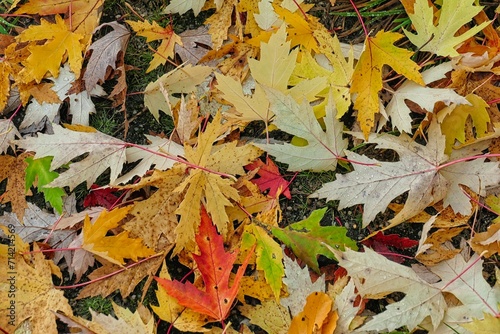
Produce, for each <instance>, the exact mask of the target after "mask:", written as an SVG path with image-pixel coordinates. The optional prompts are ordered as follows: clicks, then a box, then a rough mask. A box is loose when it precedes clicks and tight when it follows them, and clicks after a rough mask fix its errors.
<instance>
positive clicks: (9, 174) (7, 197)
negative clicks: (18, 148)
mask: <svg viewBox="0 0 500 334" xmlns="http://www.w3.org/2000/svg"><path fill="white" fill-rule="evenodd" d="M28 156H29V154H27V153H23V154H20V155H18V156H17V158H14V157H13V156H10V155H1V156H0V181H2V180H4V179H8V182H7V187H6V189H5V192H4V193H3V194H2V195H1V196H0V202H2V203H7V202H10V204H11V206H12V212H14V213H15V214H16V215H17V218H18V219H19V221H23V217H24V210H25V209H26V208H28V203H27V202H26V195H29V194H31V191H30V192H28V193H26V190H25V187H23V185H25V184H26V174H25V170H26V167H28V164H27V163H26V162H25V161H24V160H25V159H26V158H27V157H28Z"/></svg>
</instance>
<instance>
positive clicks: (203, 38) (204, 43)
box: [174, 26, 213, 66]
mask: <svg viewBox="0 0 500 334" xmlns="http://www.w3.org/2000/svg"><path fill="white" fill-rule="evenodd" d="M179 37H180V38H181V41H182V43H180V44H175V47H174V52H175V53H176V54H178V55H179V57H181V59H182V61H183V62H187V63H188V64H191V65H193V66H194V65H196V64H198V62H199V61H200V59H201V58H203V56H205V55H206V54H207V52H208V51H209V50H211V49H212V46H213V45H212V38H211V37H210V34H209V33H208V28H207V27H206V26H201V27H199V28H198V29H194V30H186V31H184V32H182V33H180V34H179Z"/></svg>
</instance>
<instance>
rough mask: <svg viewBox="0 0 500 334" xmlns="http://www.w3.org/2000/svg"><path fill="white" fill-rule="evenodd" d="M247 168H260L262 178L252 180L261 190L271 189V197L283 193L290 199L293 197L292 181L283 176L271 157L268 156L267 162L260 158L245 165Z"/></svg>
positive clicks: (259, 172) (259, 173) (258, 173)
mask: <svg viewBox="0 0 500 334" xmlns="http://www.w3.org/2000/svg"><path fill="white" fill-rule="evenodd" d="M245 168H246V169H247V170H254V169H256V168H259V171H258V172H257V175H259V176H260V178H258V179H253V180H252V182H253V183H255V184H256V185H257V186H258V187H259V189H260V190H261V191H265V190H267V189H269V196H271V197H276V195H279V194H283V195H284V196H285V197H286V198H288V199H291V198H292V195H291V194H290V189H288V186H289V184H290V182H288V181H287V180H285V179H284V178H283V176H282V175H281V174H280V171H279V169H278V166H276V164H275V163H274V162H273V161H272V160H271V159H270V158H269V157H267V158H266V163H265V164H264V163H263V162H262V160H260V159H258V160H255V162H252V163H251V164H249V165H247V166H245Z"/></svg>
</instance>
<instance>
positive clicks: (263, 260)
mask: <svg viewBox="0 0 500 334" xmlns="http://www.w3.org/2000/svg"><path fill="white" fill-rule="evenodd" d="M254 245H256V246H255V248H254ZM241 248H242V250H244V249H248V250H250V249H252V250H253V249H255V256H256V260H255V263H256V264H257V270H262V271H263V272H264V277H265V279H266V282H267V283H268V284H269V286H270V287H271V290H272V292H273V294H274V297H275V298H276V300H277V301H278V300H279V297H280V293H281V286H282V284H283V282H282V278H283V276H285V268H284V267H283V251H282V250H281V247H280V245H279V244H278V243H277V242H276V241H274V239H273V238H272V237H271V236H270V235H269V234H268V233H267V232H266V230H264V229H263V228H262V227H259V226H257V225H255V224H249V225H246V226H245V229H244V232H243V235H242V237H241Z"/></svg>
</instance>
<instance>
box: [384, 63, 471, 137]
mask: <svg viewBox="0 0 500 334" xmlns="http://www.w3.org/2000/svg"><path fill="white" fill-rule="evenodd" d="M451 70H452V64H451V62H446V63H442V64H439V65H437V66H434V67H431V68H430V69H428V70H426V71H424V72H423V73H422V78H423V80H424V82H425V84H426V85H429V84H430V83H432V82H434V81H437V80H440V79H444V78H446V75H445V74H446V73H447V72H450V71H451ZM405 100H410V101H412V102H414V103H416V104H418V105H419V106H420V107H422V108H423V109H425V110H426V111H428V112H432V111H433V109H434V105H435V104H436V102H439V101H443V102H444V103H445V104H446V105H448V106H449V105H450V104H452V103H454V104H467V105H468V104H470V102H469V101H467V99H466V98H465V97H463V96H460V95H459V94H457V93H456V92H455V91H454V90H453V89H451V88H431V87H428V86H422V85H418V84H416V83H415V82H413V81H405V82H404V83H403V84H402V85H401V86H400V87H399V88H398V89H397V90H396V91H395V92H394V94H393V96H392V98H391V101H390V102H389V104H388V105H387V107H386V112H387V115H388V116H389V117H390V118H391V123H392V126H393V127H395V128H398V130H400V131H404V132H406V133H412V128H411V125H412V124H411V123H412V118H411V116H410V112H411V111H410V108H408V106H407V105H406V103H405Z"/></svg>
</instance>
